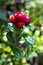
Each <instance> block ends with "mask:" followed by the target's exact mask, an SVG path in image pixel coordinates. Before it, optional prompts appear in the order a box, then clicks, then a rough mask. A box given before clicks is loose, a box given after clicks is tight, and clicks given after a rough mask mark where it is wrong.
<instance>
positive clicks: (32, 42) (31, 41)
mask: <svg viewBox="0 0 43 65" xmlns="http://www.w3.org/2000/svg"><path fill="white" fill-rule="evenodd" d="M25 39H26V40H27V41H28V42H29V43H30V44H35V43H36V41H35V39H34V38H33V37H32V36H28V37H26V38H25Z"/></svg>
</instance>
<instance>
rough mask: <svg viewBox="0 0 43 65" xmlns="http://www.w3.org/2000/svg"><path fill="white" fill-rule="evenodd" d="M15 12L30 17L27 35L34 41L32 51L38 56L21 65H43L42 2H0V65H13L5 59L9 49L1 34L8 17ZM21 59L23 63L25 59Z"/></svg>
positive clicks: (18, 0)
mask: <svg viewBox="0 0 43 65" xmlns="http://www.w3.org/2000/svg"><path fill="white" fill-rule="evenodd" d="M17 11H21V12H24V13H25V14H26V15H28V16H30V17H31V24H30V25H31V31H29V35H31V36H32V37H34V39H35V40H36V44H35V45H33V49H32V50H33V51H35V52H36V53H37V54H38V56H37V54H33V55H31V56H30V59H29V60H26V64H23V65H43V0H0V65H13V63H12V62H11V59H10V58H9V57H7V53H8V52H9V51H10V47H9V46H8V47H7V45H6V46H5V43H4V42H3V39H2V37H3V32H5V31H6V29H5V28H6V26H5V25H6V22H9V16H10V15H12V14H15V12H17ZM3 43H4V44H3ZM8 50H9V51H8ZM4 52H5V53H4ZM23 59H24V61H25V58H23ZM6 60H7V61H6ZM16 60H18V59H16ZM12 61H13V60H12ZM16 65H17V64H16ZM21 65H22V64H21Z"/></svg>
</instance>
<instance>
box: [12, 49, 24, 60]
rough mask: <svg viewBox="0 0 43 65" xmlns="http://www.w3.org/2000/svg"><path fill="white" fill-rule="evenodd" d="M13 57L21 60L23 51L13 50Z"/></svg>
mask: <svg viewBox="0 0 43 65" xmlns="http://www.w3.org/2000/svg"><path fill="white" fill-rule="evenodd" d="M13 53H14V57H15V58H19V59H20V58H22V57H23V50H20V49H18V48H14V49H13Z"/></svg>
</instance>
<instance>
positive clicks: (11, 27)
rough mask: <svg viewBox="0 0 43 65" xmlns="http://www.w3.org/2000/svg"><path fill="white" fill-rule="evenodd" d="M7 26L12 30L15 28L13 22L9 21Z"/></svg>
mask: <svg viewBox="0 0 43 65" xmlns="http://www.w3.org/2000/svg"><path fill="white" fill-rule="evenodd" d="M7 28H8V29H9V30H10V31H12V32H13V31H14V28H13V24H12V23H8V25H7Z"/></svg>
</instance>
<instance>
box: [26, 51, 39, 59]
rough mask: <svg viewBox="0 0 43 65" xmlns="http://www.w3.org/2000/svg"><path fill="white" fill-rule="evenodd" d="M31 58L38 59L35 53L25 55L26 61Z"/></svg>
mask: <svg viewBox="0 0 43 65" xmlns="http://www.w3.org/2000/svg"><path fill="white" fill-rule="evenodd" d="M33 57H38V55H37V53H35V52H31V53H30V54H28V55H27V57H26V58H27V60H29V59H31V58H33Z"/></svg>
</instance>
